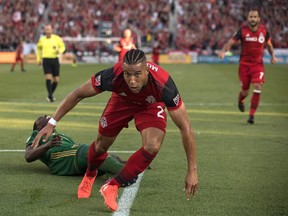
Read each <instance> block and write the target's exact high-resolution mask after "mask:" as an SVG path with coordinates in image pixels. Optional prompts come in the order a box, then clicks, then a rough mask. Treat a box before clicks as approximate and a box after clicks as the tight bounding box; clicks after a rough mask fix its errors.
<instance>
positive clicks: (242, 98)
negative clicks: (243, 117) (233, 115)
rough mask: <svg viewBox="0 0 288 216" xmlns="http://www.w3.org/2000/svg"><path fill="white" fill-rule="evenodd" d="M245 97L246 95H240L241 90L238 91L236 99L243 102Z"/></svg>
mask: <svg viewBox="0 0 288 216" xmlns="http://www.w3.org/2000/svg"><path fill="white" fill-rule="evenodd" d="M246 97H247V96H244V95H242V92H241V91H240V92H239V96H238V101H239V102H241V103H243V102H244V99H245V98H246Z"/></svg>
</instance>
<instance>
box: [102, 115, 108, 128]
mask: <svg viewBox="0 0 288 216" xmlns="http://www.w3.org/2000/svg"><path fill="white" fill-rule="evenodd" d="M100 124H101V127H102V128H106V127H108V124H107V119H106V117H102V118H101V120H100Z"/></svg>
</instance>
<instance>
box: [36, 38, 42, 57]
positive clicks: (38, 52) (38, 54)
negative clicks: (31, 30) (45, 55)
mask: <svg viewBox="0 0 288 216" xmlns="http://www.w3.org/2000/svg"><path fill="white" fill-rule="evenodd" d="M36 57H37V62H41V61H42V41H41V39H39V41H38V43H37V53H36Z"/></svg>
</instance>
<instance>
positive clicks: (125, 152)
mask: <svg viewBox="0 0 288 216" xmlns="http://www.w3.org/2000/svg"><path fill="white" fill-rule="evenodd" d="M2 152H12V153H16V152H25V149H0V153H2ZM134 152H135V151H108V153H112V154H113V153H114V154H115V153H117V154H133V153H134Z"/></svg>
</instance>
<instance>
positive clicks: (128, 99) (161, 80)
mask: <svg viewBox="0 0 288 216" xmlns="http://www.w3.org/2000/svg"><path fill="white" fill-rule="evenodd" d="M122 64H123V63H122V62H118V63H116V64H115V65H114V67H112V68H109V69H106V70H103V71H100V72H98V73H96V74H95V76H92V77H91V81H92V85H93V87H94V89H95V90H96V91H97V92H102V91H112V92H113V93H114V95H115V94H116V95H118V97H120V98H122V99H123V100H124V101H125V103H126V104H127V105H128V106H129V104H131V105H139V106H145V105H149V104H152V103H155V102H164V104H165V105H166V106H167V108H168V110H173V109H178V108H179V107H180V106H181V104H182V100H181V97H180V94H179V92H178V89H177V87H176V85H175V83H174V82H173V80H172V78H171V76H170V75H169V73H168V72H167V71H165V70H164V69H163V68H161V67H159V66H158V65H156V64H154V63H152V62H147V66H148V68H149V75H148V76H149V80H148V83H147V85H146V86H145V87H144V88H143V89H142V90H141V91H140V92H139V93H132V92H131V90H130V89H129V87H128V85H127V83H126V82H125V80H124V77H123V68H122Z"/></svg>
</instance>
